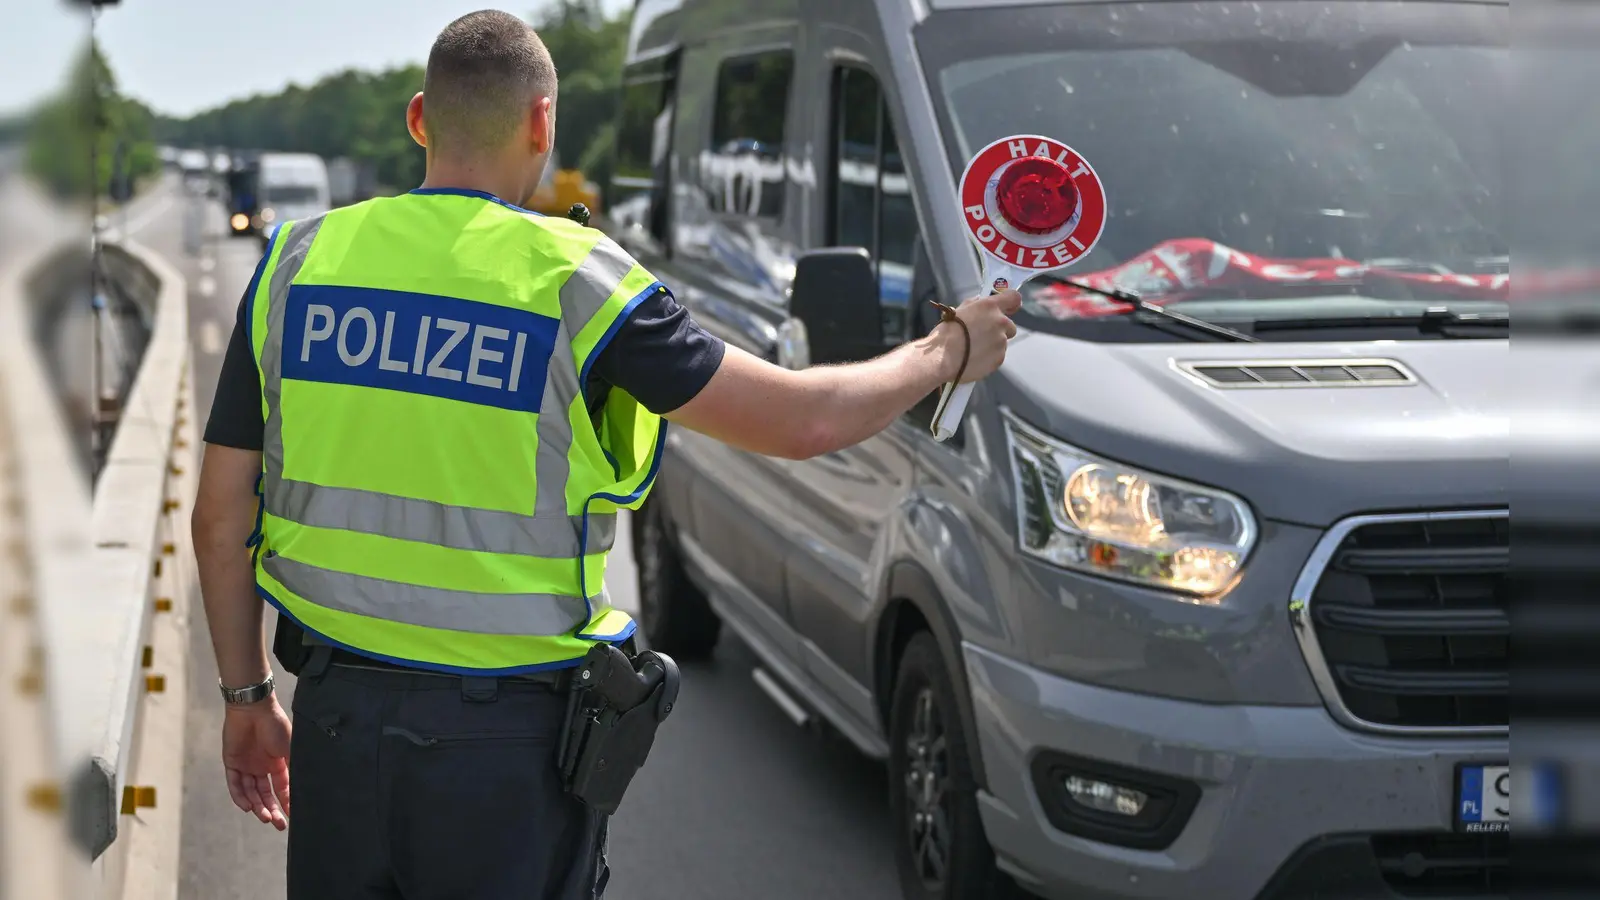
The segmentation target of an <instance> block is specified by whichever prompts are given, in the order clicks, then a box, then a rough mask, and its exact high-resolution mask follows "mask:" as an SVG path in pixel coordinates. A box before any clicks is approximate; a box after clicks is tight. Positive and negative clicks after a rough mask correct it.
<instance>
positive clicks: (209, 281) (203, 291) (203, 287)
mask: <svg viewBox="0 0 1600 900" xmlns="http://www.w3.org/2000/svg"><path fill="white" fill-rule="evenodd" d="M199 288H200V296H202V297H210V296H212V295H214V294H216V292H217V280H216V279H215V278H212V277H211V276H210V275H201V276H200V283H199Z"/></svg>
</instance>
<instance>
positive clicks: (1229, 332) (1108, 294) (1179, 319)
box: [1052, 278, 1261, 344]
mask: <svg viewBox="0 0 1600 900" xmlns="http://www.w3.org/2000/svg"><path fill="white" fill-rule="evenodd" d="M1052 280H1054V281H1059V282H1060V283H1062V284H1064V285H1066V286H1068V287H1072V288H1077V289H1078V290H1080V291H1086V292H1088V293H1091V294H1098V295H1099V296H1101V297H1105V298H1106V299H1108V300H1116V301H1118V302H1120V303H1126V304H1128V305H1129V306H1131V307H1133V308H1132V309H1130V310H1128V312H1129V313H1149V314H1150V315H1153V316H1158V317H1160V318H1162V319H1165V320H1167V321H1168V322H1173V323H1176V324H1178V325H1182V326H1183V327H1185V328H1188V329H1190V330H1191V331H1197V332H1202V333H1204V334H1207V335H1210V336H1211V337H1215V338H1221V339H1222V340H1225V341H1238V342H1241V343H1250V344H1259V343H1261V341H1260V339H1259V338H1254V337H1251V336H1250V335H1248V334H1245V333H1243V332H1240V331H1234V330H1233V329H1232V328H1229V327H1227V326H1225V325H1218V324H1217V323H1215V322H1207V321H1206V320H1204V319H1196V318H1195V317H1194V316H1186V315H1184V314H1183V313H1181V312H1173V311H1172V310H1170V309H1167V308H1166V307H1164V306H1160V305H1158V304H1155V303H1151V302H1150V301H1149V300H1146V299H1144V298H1143V297H1141V296H1139V295H1138V294H1136V293H1134V292H1133V291H1125V290H1122V289H1121V288H1111V289H1110V290H1101V289H1100V288H1097V287H1090V286H1089V285H1087V284H1083V283H1082V282H1078V281H1072V280H1069V279H1066V278H1055V279H1052Z"/></svg>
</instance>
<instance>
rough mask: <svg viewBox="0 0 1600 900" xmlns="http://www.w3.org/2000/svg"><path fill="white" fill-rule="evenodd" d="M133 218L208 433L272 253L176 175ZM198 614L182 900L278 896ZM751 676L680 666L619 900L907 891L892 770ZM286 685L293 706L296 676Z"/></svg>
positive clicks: (633, 816) (720, 653) (279, 849)
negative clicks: (178, 277)
mask: <svg viewBox="0 0 1600 900" xmlns="http://www.w3.org/2000/svg"><path fill="white" fill-rule="evenodd" d="M126 222H127V230H128V232H129V234H130V236H131V237H132V238H133V239H134V240H136V241H138V242H140V243H142V244H144V245H145V246H147V247H150V248H152V249H154V250H156V251H157V252H159V253H162V254H163V255H165V256H166V258H167V259H168V260H170V261H171V262H172V263H173V264H174V265H176V266H177V267H178V268H179V270H180V271H182V272H183V274H184V276H185V277H186V278H187V279H188V282H189V313H190V332H191V334H192V335H193V339H194V342H195V367H196V372H195V376H196V393H197V397H196V400H197V403H198V405H199V412H200V414H201V416H202V419H201V421H202V422H203V421H204V417H205V415H206V414H207V413H208V412H209V410H210V408H211V401H212V394H213V391H214V388H215V384H216V379H217V373H218V370H219V369H220V367H221V364H222V354H223V351H224V350H225V348H226V346H227V342H228V337H229V334H230V332H231V329H232V325H233V321H234V315H235V311H236V309H237V305H238V302H239V297H240V295H241V294H242V292H243V291H244V288H245V286H246V284H247V283H248V282H249V279H250V274H251V271H252V269H253V267H254V265H255V263H256V260H257V258H258V255H259V248H258V246H257V244H256V242H254V241H252V240H246V239H242V238H240V239H234V238H228V237H227V236H225V235H224V234H223V229H224V227H225V223H224V221H223V212H222V209H221V207H220V206H218V205H217V204H216V203H215V202H214V201H208V200H205V199H204V198H201V197H196V196H191V195H189V194H187V193H185V191H184V189H183V188H182V187H181V186H180V185H179V184H178V183H177V181H176V179H169V180H168V181H166V182H164V183H163V184H162V185H161V186H160V187H159V188H157V189H155V190H154V191H152V192H151V193H150V194H149V195H147V196H145V197H142V198H140V199H139V200H137V201H135V202H134V203H133V204H131V205H130V208H129V209H128V212H127V218H126ZM114 224H121V223H114ZM627 547H628V543H627V540H626V537H625V534H624V535H623V536H621V538H620V539H619V541H618V550H617V551H616V552H614V553H613V554H612V560H611V567H610V573H609V577H608V579H607V582H608V586H609V588H610V591H611V595H612V597H613V602H615V603H616V604H617V605H618V606H621V607H623V608H626V609H633V608H634V606H635V604H636V602H637V588H636V584H635V580H634V579H635V572H634V566H633V560H632V558H631V554H630V553H629V552H628V550H627ZM191 609H192V613H191V615H192V622H193V627H192V633H193V644H192V648H191V650H192V654H193V658H192V661H191V662H192V665H193V669H192V670H191V678H190V682H189V683H190V685H191V696H190V702H189V718H188V741H187V756H188V759H187V761H186V768H185V776H184V799H183V802H184V814H183V831H184V833H183V851H182V853H183V855H182V871H183V880H182V883H181V885H180V887H179V894H178V896H179V898H180V900H231V898H237V900H268V898H279V897H282V896H283V891H284V886H283V885H284V876H283V870H284V838H283V836H282V835H280V834H278V833H277V832H276V831H273V830H272V829H271V828H270V827H269V826H265V825H261V824H259V823H258V822H256V820H255V819H254V817H251V816H248V815H246V814H244V813H241V812H239V811H238V810H237V809H235V808H234V806H233V804H232V802H231V801H230V800H229V799H228V794H227V789H226V787H225V786H224V784H223V779H222V770H221V764H220V762H219V756H220V749H219V748H220V736H221V730H222V706H221V700H220V699H219V698H218V696H217V694H216V689H215V687H214V685H215V684H216V678H217V675H216V665H215V663H214V661H213V658H212V655H211V647H210V639H209V637H208V636H207V634H206V629H205V626H204V614H203V612H202V610H201V606H200V601H199V598H198V597H195V598H193V599H192V601H191ZM751 666H752V657H751V656H750V654H749V652H748V651H747V650H746V649H745V648H744V647H742V646H741V645H739V644H738V642H737V639H736V638H733V637H731V636H728V637H724V639H723V643H722V646H720V647H719V648H718V650H717V653H716V654H715V656H714V658H713V659H712V660H710V661H709V662H706V663H700V664H695V665H686V666H684V667H683V671H684V678H685V681H684V686H683V693H682V696H681V699H680V701H679V705H678V707H677V709H676V710H674V713H673V717H672V718H671V719H670V720H669V721H668V723H667V724H666V725H665V726H664V727H663V729H662V732H661V734H660V735H659V736H658V738H657V741H656V748H655V750H654V752H653V754H652V755H651V758H650V761H649V763H648V764H647V765H646V766H645V768H644V769H643V770H642V771H641V772H640V774H639V776H638V778H637V779H636V780H635V782H634V785H633V786H632V787H631V788H630V790H629V794H628V797H627V800H626V802H625V803H624V804H623V807H622V809H621V810H620V812H619V814H618V815H617V817H616V818H615V819H614V820H613V823H612V837H611V865H612V870H613V872H612V879H611V885H610V887H609V888H608V889H607V891H606V897H607V900H678V898H693V900H751V898H758V900H816V898H824V897H825V898H829V900H892V898H896V897H898V896H899V892H898V890H897V887H896V882H895V875H894V866H893V861H892V857H891V850H890V827H891V822H890V818H889V815H888V812H887V807H886V800H885V798H886V796H887V790H888V788H887V784H886V781H885V774H884V770H883V767H882V766H881V765H878V764H875V763H872V762H869V761H867V760H864V759H862V758H861V757H860V756H858V755H856V754H855V753H854V751H853V750H851V749H850V748H849V747H847V746H845V745H843V744H842V743H841V742H837V741H830V740H827V739H823V738H817V737H814V736H812V735H811V734H809V733H807V732H804V731H801V730H800V729H797V728H796V727H795V726H794V725H793V724H792V723H791V722H790V721H789V720H788V719H787V718H786V717H785V716H784V715H783V714H782V713H781V712H780V711H778V710H777V709H776V708H775V707H773V706H772V704H771V703H770V702H769V701H768V700H767V699H766V697H765V695H763V694H762V693H761V692H760V690H759V689H758V688H757V687H756V686H755V684H754V683H753V682H752V681H751V679H750V670H751ZM278 677H279V685H280V691H281V694H280V696H281V697H282V698H283V702H284V705H285V706H287V705H288V698H289V695H290V692H291V691H292V690H293V679H292V678H291V677H289V676H287V674H286V673H282V672H280V673H278ZM291 827H292V826H291ZM330 900H332V898H330Z"/></svg>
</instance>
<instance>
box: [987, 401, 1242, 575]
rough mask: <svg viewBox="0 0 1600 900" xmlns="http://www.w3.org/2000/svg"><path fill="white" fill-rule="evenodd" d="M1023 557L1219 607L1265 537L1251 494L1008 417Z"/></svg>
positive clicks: (1006, 421)
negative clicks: (1147, 465)
mask: <svg viewBox="0 0 1600 900" xmlns="http://www.w3.org/2000/svg"><path fill="white" fill-rule="evenodd" d="M1005 425H1006V437H1007V443H1008V444H1009V445H1010V452H1011V472H1012V477H1013V480H1014V482H1015V485H1016V489H1017V535H1018V540H1019V542H1020V544H1021V546H1022V550H1023V552H1024V553H1027V554H1029V555H1031V556H1034V557H1037V558H1039V559H1042V560H1044V561H1046V562H1049V563H1053V564H1055V565H1058V566H1062V567H1064V568H1069V569H1076V570H1078V571H1082V572H1089V573H1091V574H1094V575H1103V576H1105V577H1107V578H1116V579H1119V580H1122V581H1131V582H1136V583H1139V584H1145V585H1149V586H1151V587H1158V588H1164V589H1167V590H1170V591H1174V592H1177V593H1178V595H1179V596H1178V597H1177V598H1176V599H1181V600H1188V601H1190V602H1194V603H1207V604H1210V603H1217V602H1219V601H1220V600H1221V599H1222V595H1223V594H1225V593H1227V591H1228V589H1229V588H1231V587H1232V586H1233V583H1234V581H1235V579H1236V578H1237V577H1238V574H1239V568H1240V566H1242V565H1243V564H1244V560H1245V557H1246V556H1248V555H1249V553H1250V548H1251V546H1252V545H1253V544H1254V543H1255V539H1256V524H1255V519H1254V517H1253V516H1251V514H1250V508H1249V506H1247V505H1246V504H1245V502H1244V501H1243V500H1240V499H1239V498H1238V497H1235V496H1233V495H1232V494H1229V493H1227V492H1226V491H1220V490H1217V489H1216V488H1209V487H1203V486H1201V485H1197V484H1190V483H1188V482H1184V481H1178V480H1177V479H1174V478H1168V477H1166V476H1164V475H1157V474H1155V473H1153V472H1146V471H1143V470H1140V469H1136V468H1133V467H1132V466H1126V465H1123V464H1122V463H1116V462H1112V461H1110V460H1106V459H1101V458H1099V457H1097V456H1095V455H1094V454H1092V453H1088V452H1086V451H1083V450H1079V449H1078V448H1076V447H1072V446H1069V445H1067V444H1064V443H1062V442H1060V441H1058V440H1055V439H1054V438H1051V437H1049V436H1047V435H1045V434H1043V433H1041V432H1039V431H1038V430H1036V429H1034V428H1032V427H1030V426H1028V425H1026V424H1024V423H1022V422H1020V421H1018V420H1017V419H1016V418H1014V417H1013V416H1011V415H1010V414H1007V415H1006V416H1005Z"/></svg>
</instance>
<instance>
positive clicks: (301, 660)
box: [272, 613, 315, 676]
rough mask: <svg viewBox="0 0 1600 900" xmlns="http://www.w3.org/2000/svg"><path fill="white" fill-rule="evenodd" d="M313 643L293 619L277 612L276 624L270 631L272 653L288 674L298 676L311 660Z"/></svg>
mask: <svg viewBox="0 0 1600 900" xmlns="http://www.w3.org/2000/svg"><path fill="white" fill-rule="evenodd" d="M314 649H315V645H314V644H312V643H311V641H309V640H307V639H306V633H305V630H304V629H302V628H301V627H300V626H299V625H298V624H297V623H296V622H295V620H293V619H291V618H289V617H288V616H286V615H284V614H283V613H278V625H277V628H275V629H274V630H273V633H272V655H273V656H275V657H277V658H278V664H279V665H281V666H283V670H284V671H285V672H288V673H289V674H290V675H294V676H299V674H300V672H301V671H302V670H303V669H305V667H306V663H307V662H310V660H311V651H312V650H314Z"/></svg>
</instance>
